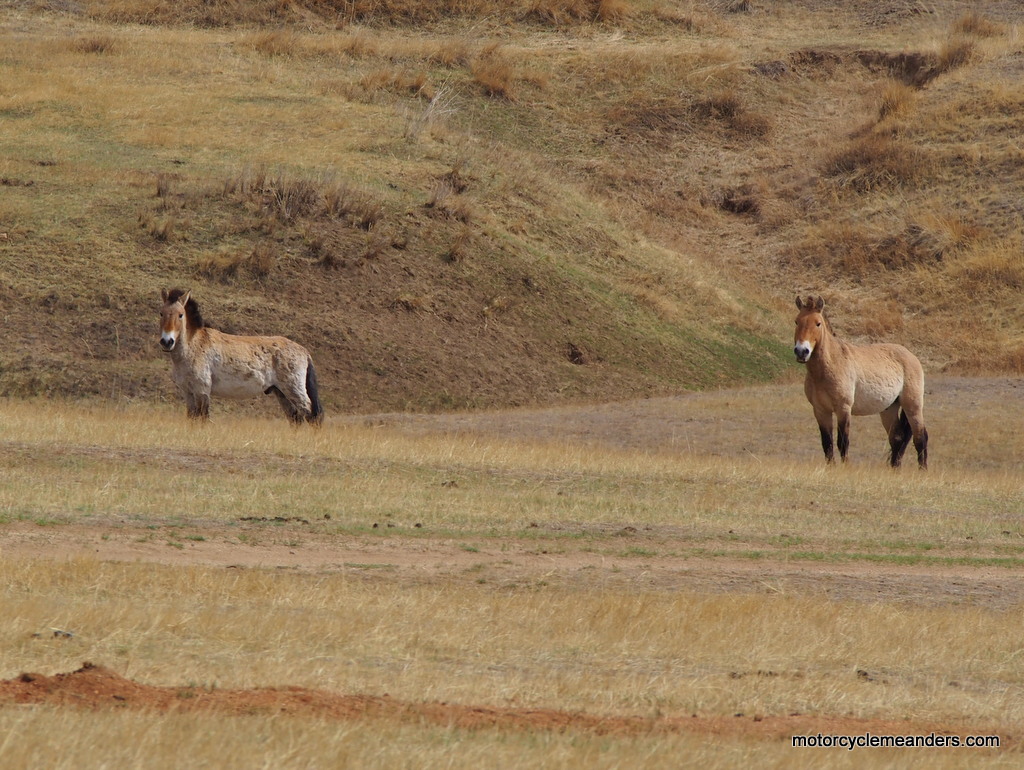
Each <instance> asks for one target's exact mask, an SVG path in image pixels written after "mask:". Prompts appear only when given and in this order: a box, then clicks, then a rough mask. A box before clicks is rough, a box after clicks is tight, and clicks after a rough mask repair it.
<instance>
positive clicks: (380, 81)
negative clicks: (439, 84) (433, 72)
mask: <svg viewBox="0 0 1024 770" xmlns="http://www.w3.org/2000/svg"><path fill="white" fill-rule="evenodd" d="M359 85H360V86H361V87H362V88H363V89H364V90H365V91H367V92H370V93H374V92H376V91H390V92H392V93H397V94H407V95H411V96H418V97H420V98H422V99H426V100H427V101H432V100H433V99H434V97H435V96H436V95H437V92H436V91H435V90H434V88H433V87H432V86H431V84H430V78H429V76H428V75H427V73H426V72H423V71H418V72H417V71H411V70H407V69H401V70H394V69H379V70H375V71H373V72H370V73H368V74H366V75H363V77H362V78H360V80H359Z"/></svg>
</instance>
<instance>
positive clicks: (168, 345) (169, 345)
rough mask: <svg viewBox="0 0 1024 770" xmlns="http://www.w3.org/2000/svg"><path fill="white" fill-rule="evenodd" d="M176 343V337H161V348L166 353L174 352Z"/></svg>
mask: <svg viewBox="0 0 1024 770" xmlns="http://www.w3.org/2000/svg"><path fill="white" fill-rule="evenodd" d="M175 342H177V340H176V339H174V337H161V338H160V347H161V348H163V350H164V353H170V352H171V351H172V350H174V343H175Z"/></svg>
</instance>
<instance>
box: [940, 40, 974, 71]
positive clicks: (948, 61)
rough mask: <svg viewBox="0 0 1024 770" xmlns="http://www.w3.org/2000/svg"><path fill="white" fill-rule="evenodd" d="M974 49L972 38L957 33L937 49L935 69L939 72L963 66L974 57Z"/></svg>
mask: <svg viewBox="0 0 1024 770" xmlns="http://www.w3.org/2000/svg"><path fill="white" fill-rule="evenodd" d="M976 51H977V46H976V44H975V43H974V41H973V40H968V39H967V38H965V37H961V36H959V35H957V36H954V37H952V38H950V39H949V40H947V41H946V42H945V43H943V44H942V47H941V48H940V49H939V53H938V56H937V57H936V63H935V69H936V71H937V72H940V73H941V72H949V71H950V70H954V69H956V68H958V67H963V66H964V65H965V64H967V63H969V62H970V61H971V59H973V58H974V56H975V53H976Z"/></svg>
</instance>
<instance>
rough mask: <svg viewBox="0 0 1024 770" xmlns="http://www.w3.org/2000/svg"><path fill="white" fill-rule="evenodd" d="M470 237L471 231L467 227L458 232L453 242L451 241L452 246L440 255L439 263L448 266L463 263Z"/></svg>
mask: <svg viewBox="0 0 1024 770" xmlns="http://www.w3.org/2000/svg"><path fill="white" fill-rule="evenodd" d="M471 235H472V231H471V230H470V228H469V226H468V225H467V226H466V227H463V228H462V229H461V230H459V232H458V234H457V235H456V236H455V240H453V241H452V245H451V246H449V247H448V250H447V251H445V252H444V254H442V255H441V261H442V262H447V263H448V264H459V263H461V262H462V261H464V260H465V258H466V254H467V253H468V247H469V241H470V236H471Z"/></svg>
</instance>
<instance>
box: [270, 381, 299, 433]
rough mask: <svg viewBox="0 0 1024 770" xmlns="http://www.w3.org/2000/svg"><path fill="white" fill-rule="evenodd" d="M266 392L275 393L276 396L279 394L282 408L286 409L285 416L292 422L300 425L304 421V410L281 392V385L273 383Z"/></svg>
mask: <svg viewBox="0 0 1024 770" xmlns="http://www.w3.org/2000/svg"><path fill="white" fill-rule="evenodd" d="M265 392H267V393H273V394H274V395H275V396H277V400H278V402H279V403H280V404H281V408H282V409H283V410H284V413H285V416H286V417H287V418H288V420H289V421H290V422H292V423H294V424H296V425H299V424H300V423H301V422H302V420H303V418H304V415H303V414H302V412H300V411H299V410H298V409H296V408H295V405H294V404H293V403H292V402H291V401H289V400H288V397H287V396H286V395H285V394H284V393H282V392H281V389H280V388H279V387H277V386H276V385H271V386H270V387H269V388H267V390H266V391H265Z"/></svg>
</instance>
